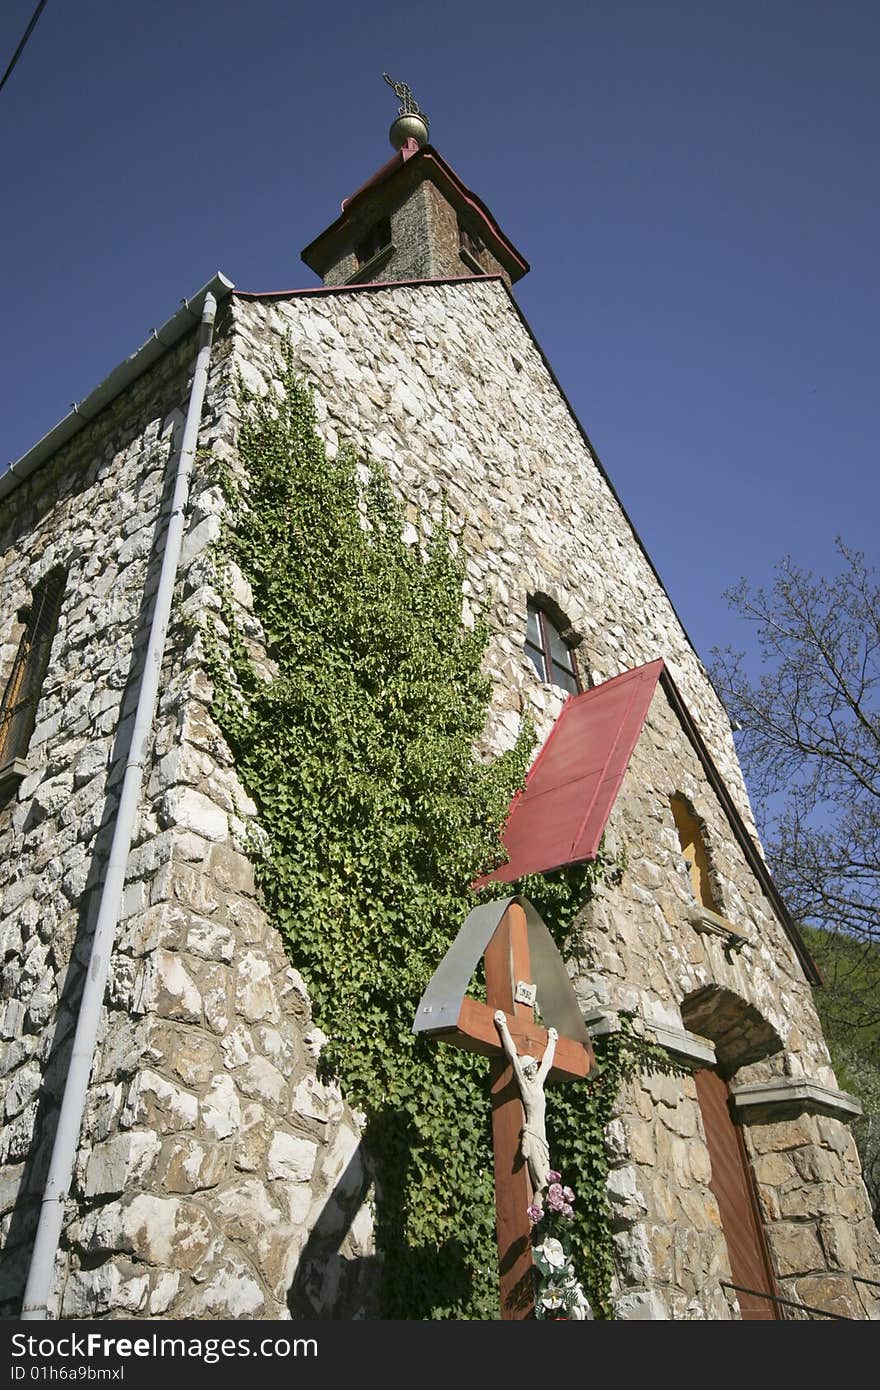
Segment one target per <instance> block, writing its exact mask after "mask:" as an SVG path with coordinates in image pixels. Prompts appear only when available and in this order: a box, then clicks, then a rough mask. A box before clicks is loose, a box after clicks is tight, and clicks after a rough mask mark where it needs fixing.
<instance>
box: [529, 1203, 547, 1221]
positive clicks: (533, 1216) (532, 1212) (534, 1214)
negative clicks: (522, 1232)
mask: <svg viewBox="0 0 880 1390" xmlns="http://www.w3.org/2000/svg"><path fill="white" fill-rule="evenodd" d="M527 1215H528V1218H529V1220H530V1221H531V1223H532V1225H533V1226H537V1224H538V1222H539V1221H540V1220H541V1217H542V1216H543V1215H544V1212H543V1210H542V1209H541V1207H539V1206H538V1204H537V1202H532V1205H531V1206H530V1207H529V1208H528V1211H527Z"/></svg>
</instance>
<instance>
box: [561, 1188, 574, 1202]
mask: <svg viewBox="0 0 880 1390" xmlns="http://www.w3.org/2000/svg"><path fill="white" fill-rule="evenodd" d="M562 1195H563V1197H564V1198H565V1200H566V1202H573V1201H574V1193H573V1192H572V1190H571V1188H570V1187H564V1188H563V1189H562Z"/></svg>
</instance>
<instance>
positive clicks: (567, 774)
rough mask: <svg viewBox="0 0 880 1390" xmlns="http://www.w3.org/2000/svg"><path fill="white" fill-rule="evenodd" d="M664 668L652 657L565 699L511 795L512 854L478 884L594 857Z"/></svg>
mask: <svg viewBox="0 0 880 1390" xmlns="http://www.w3.org/2000/svg"><path fill="white" fill-rule="evenodd" d="M662 670H663V661H662V659H661V660H659V661H651V662H649V663H648V665H647V666H638V667H636V669H635V670H633V671H624V673H623V674H622V675H620V676H614V677H613V678H612V679H611V680H610V681H605V682H604V684H603V685H598V686H596V688H595V689H594V690H585V691H584V693H583V694H582V695H574V696H572V697H571V698H570V699H569V700H567V701H566V703H565V705H564V706H563V708H562V713H561V714H560V716H559V718H558V719H557V721H556V723H555V724H554V725H553V728H552V729H551V730H550V736H549V738H548V739H547V742H546V743H545V744H544V747H543V748H542V749H541V751H540V753H539V754H538V756H537V758H536V759H535V761H534V763H533V765H532V768H531V770H530V772H529V774H528V776H527V777H526V785H525V788H524V789H523V791H521V792H517V794H516V796H515V797H514V798H513V801H512V802H511V803H510V813H509V815H508V818H507V825H506V827H505V830H504V836H503V838H504V844H505V847H506V849H507V853H508V855H509V862H508V863H507V864H502V865H501V867H500V868H498V869H495V870H494V871H493V872H492V873H491V874H486V875H485V876H484V877H483V878H480V879H477V881H476V882H475V884H474V887H475V888H480V887H482V885H483V884H484V883H491V882H493V881H495V882H499V883H512V882H513V881H514V880H515V879H518V878H522V876H523V875H524V874H542V873H548V872H549V871H550V870H551V869H558V868H560V867H561V866H562V865H563V864H576V863H578V862H580V861H581V860H584V859H593V858H595V855H596V852H597V850H598V848H599V841H600V839H601V838H602V832H603V830H604V829H605V826H606V825H607V823H608V817H609V816H610V814H611V808H612V806H613V805H614V801H615V798H616V796H617V793H618V791H619V790H620V784H621V782H622V781H623V775H624V773H625V772H626V769H627V767H628V766H629V760H630V758H631V757H632V752H633V749H634V748H635V746H636V741H637V739H638V737H639V734H640V733H641V731H642V726H643V725H644V722H645V719H646V717H647V714H648V706H649V705H650V703H651V697H652V696H653V694H654V690H655V687H656V685H657V681H658V680H659V678H660V672H661V671H662Z"/></svg>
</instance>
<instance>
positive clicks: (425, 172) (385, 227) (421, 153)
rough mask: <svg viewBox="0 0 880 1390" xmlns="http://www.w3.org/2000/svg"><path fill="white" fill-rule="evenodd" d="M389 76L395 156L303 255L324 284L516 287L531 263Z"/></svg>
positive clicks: (405, 90)
mask: <svg viewBox="0 0 880 1390" xmlns="http://www.w3.org/2000/svg"><path fill="white" fill-rule="evenodd" d="M384 77H385V81H386V82H387V83H388V85H389V86H390V87H392V88H393V90H394V92H395V94H396V95H397V97H398V98H399V100H400V107H399V108H398V113H397V116H396V118H395V120H394V121H393V123H392V125H391V130H390V132H389V138H390V140H391V144H392V147H393V149H394V151H395V153H394V155H393V156H392V158H391V159H389V160H388V162H387V164H383V165H382V167H381V169H378V170H377V171H376V173H375V174H374V175H373V176H372V178H370V179H368V180H367V182H366V183H365V184H363V185H362V187H361V188H359V189H358V190H357V192H355V193H353V194H352V195H351V197H349V198H346V199H345V201H344V202H343V204H342V214H341V216H340V217H338V218H337V219H336V221H335V222H334V223H332V224H331V226H329V227H327V228H326V230H325V231H323V232H321V234H320V236H317V237H316V238H315V240H314V241H312V242H310V244H309V245H308V246H307V247H306V248H305V250H304V251H303V252H302V259H303V260H304V261H305V263H306V265H307V266H308V267H309V269H310V270H314V271H315V272H316V274H318V275H320V276H321V278H322V280H323V281H324V284H325V285H364V284H369V283H375V282H378V281H383V282H386V283H387V282H389V281H401V280H439V279H448V278H452V277H459V276H474V275H501V276H502V277H503V279H504V280H505V281H506V282H507V284H508V285H513V284H515V283H516V281H517V280H519V279H521V278H522V276H523V275H525V274H526V272H527V270H528V269H529V266H528V262H527V261H526V260H525V259H524V258H523V256H522V255H520V253H519V251H517V249H516V247H515V246H514V245H513V243H512V242H511V241H510V240H509V239H508V238H507V237H506V236H505V235H504V233H503V232H502V230H501V228H500V227H499V226H498V223H497V222H496V221H495V219H494V217H493V216H492V214H491V212H490V211H489V209H488V208H487V207H486V205H485V203H483V202H482V200H481V199H480V198H478V197H477V195H476V194H475V193H472V192H471V191H470V189H468V188H466V187H465V185H464V184H463V183H462V181H461V179H460V178H459V177H458V175H457V174H456V173H455V171H454V169H452V168H451V167H450V166H449V165H448V164H447V163H446V161H445V159H443V157H442V156H441V155H440V154H439V153H438V151H437V150H436V149H434V147H433V146H432V145H431V144H430V143H429V124H428V117H427V116H426V114H425V113H424V111H422V110H421V108H420V107H419V105H418V102H416V100H415V98H414V97H413V95H412V92H411V91H410V89H409V87H408V86H407V84H406V83H405V82H395V81H394V80H393V79H392V78H391V77H389V75H388V74H387V73H385V74H384Z"/></svg>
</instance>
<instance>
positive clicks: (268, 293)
mask: <svg viewBox="0 0 880 1390" xmlns="http://www.w3.org/2000/svg"><path fill="white" fill-rule="evenodd" d="M486 280H497V281H498V283H499V284H501V285H503V286H504V288H505V290H507V285H506V284H505V281H504V276H503V275H499V274H498V273H497V271H496V272H495V274H493V275H438V276H436V277H435V278H434V279H428V280H367V281H365V283H364V284H362V285H307V286H306V287H305V289H300V290H233V295H234V297H235V298H236V299H298V298H299V297H300V296H301V295H306V294H360V293H363V292H365V291H370V290H406V289H415V288H417V287H418V286H420V285H471V284H473V283H474V281H476V282H477V284H481V283H483V282H484V281H486ZM508 293H509V291H508Z"/></svg>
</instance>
